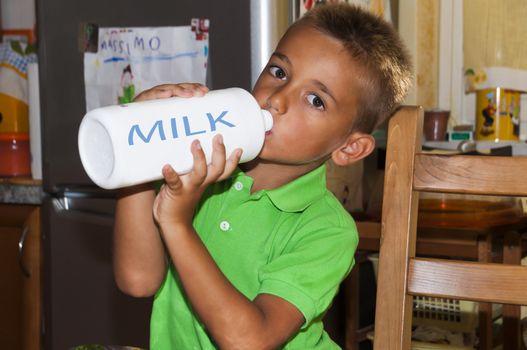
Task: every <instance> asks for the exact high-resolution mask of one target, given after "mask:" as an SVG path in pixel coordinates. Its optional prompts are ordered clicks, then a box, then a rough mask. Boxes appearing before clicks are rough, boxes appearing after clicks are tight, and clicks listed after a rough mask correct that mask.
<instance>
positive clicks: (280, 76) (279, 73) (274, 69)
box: [269, 66, 286, 80]
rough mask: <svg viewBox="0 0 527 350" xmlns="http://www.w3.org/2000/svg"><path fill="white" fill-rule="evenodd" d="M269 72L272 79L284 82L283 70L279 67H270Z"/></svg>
mask: <svg viewBox="0 0 527 350" xmlns="http://www.w3.org/2000/svg"><path fill="white" fill-rule="evenodd" d="M269 72H271V74H272V75H273V76H274V77H276V78H278V79H280V80H284V79H285V78H286V76H285V72H284V70H283V69H282V68H280V67H277V66H271V67H269Z"/></svg>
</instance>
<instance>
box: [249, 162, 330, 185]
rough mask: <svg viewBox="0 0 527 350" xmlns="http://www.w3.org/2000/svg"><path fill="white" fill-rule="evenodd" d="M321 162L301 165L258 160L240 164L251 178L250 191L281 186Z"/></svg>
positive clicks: (316, 166)
mask: <svg viewBox="0 0 527 350" xmlns="http://www.w3.org/2000/svg"><path fill="white" fill-rule="evenodd" d="M321 164H322V162H319V163H309V164H301V165H290V164H276V163H266V162H262V161H260V160H257V159H256V160H253V161H251V162H248V163H245V164H240V169H242V170H243V171H244V172H245V174H247V175H248V176H250V177H251V178H252V179H253V186H252V188H251V192H253V193H254V192H258V191H260V190H272V189H274V188H278V187H280V186H283V185H285V184H287V183H289V182H291V181H293V180H295V179H297V178H299V177H300V176H302V175H304V174H307V173H308V172H310V171H311V170H313V169H316V168H318V167H319V166H320V165H321Z"/></svg>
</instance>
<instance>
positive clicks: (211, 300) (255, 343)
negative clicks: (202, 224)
mask: <svg viewBox="0 0 527 350" xmlns="http://www.w3.org/2000/svg"><path fill="white" fill-rule="evenodd" d="M168 230H169V229H168V228H167V229H166V230H165V233H164V239H165V242H166V245H167V249H168V251H169V254H170V256H171V258H172V262H173V263H174V266H175V268H176V270H177V273H178V276H179V278H180V281H181V282H182V283H183V288H184V289H185V293H186V295H187V296H188V298H189V300H190V302H191V304H192V306H193V308H194V310H195V312H196V313H197V314H198V316H199V318H200V320H201V321H202V322H203V323H204V325H205V327H206V329H207V331H208V332H209V334H210V335H211V336H212V338H213V339H214V341H215V342H216V343H217V344H218V347H219V348H220V349H255V350H256V349H276V348H278V347H279V346H280V345H282V344H284V343H285V342H286V341H287V340H288V339H290V338H291V337H292V336H294V335H295V334H296V333H297V332H298V331H299V329H300V327H301V326H302V325H303V323H304V317H303V315H302V313H301V312H300V311H299V310H298V309H297V308H296V307H295V306H293V305H292V304H290V303H289V302H287V301H285V300H284V299H282V298H279V297H277V296H274V295H270V294H260V295H258V296H257V297H256V299H255V300H253V301H251V300H249V299H247V298H246V297H245V296H244V295H243V294H241V293H240V292H239V291H238V290H237V289H236V288H235V287H234V286H233V285H232V284H231V283H230V282H229V280H228V279H227V278H226V277H225V275H223V273H222V272H221V271H220V270H219V268H218V267H217V265H216V263H215V262H214V261H213V259H212V257H211V256H210V254H209V253H208V251H207V249H206V247H205V246H204V245H203V243H202V241H201V239H200V238H199V236H198V235H197V234H196V232H195V231H194V230H193V229H192V227H183V226H182V227H179V228H177V227H173V228H172V229H170V232H168Z"/></svg>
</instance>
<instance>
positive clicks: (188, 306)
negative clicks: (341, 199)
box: [114, 4, 410, 350]
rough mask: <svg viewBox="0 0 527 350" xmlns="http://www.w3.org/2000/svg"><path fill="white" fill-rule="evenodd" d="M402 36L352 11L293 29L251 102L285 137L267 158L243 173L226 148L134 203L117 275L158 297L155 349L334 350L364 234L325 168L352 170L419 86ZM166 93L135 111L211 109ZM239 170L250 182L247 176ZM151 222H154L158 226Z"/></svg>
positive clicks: (124, 205)
mask: <svg viewBox="0 0 527 350" xmlns="http://www.w3.org/2000/svg"><path fill="white" fill-rule="evenodd" d="M409 71H410V64H409V60H408V57H407V55H406V53H405V50H404V48H403V46H402V43H401V41H400V40H399V38H398V36H397V34H396V33H395V31H394V30H393V29H392V28H391V26H390V25H389V24H387V23H385V22H384V21H382V20H381V19H379V18H377V17H375V16H373V15H371V14H368V13H366V12H364V11H362V10H360V9H358V8H356V7H351V6H349V5H333V4H332V5H320V6H318V7H316V8H315V9H314V10H312V11H310V12H308V14H307V15H306V16H304V17H302V18H301V19H300V20H298V21H297V22H296V23H295V24H293V25H292V26H291V27H290V28H289V29H288V31H287V33H286V34H285V35H284V37H283V38H282V40H281V41H280V43H279V44H278V47H277V48H276V51H275V52H274V53H273V55H272V57H271V58H270V60H269V63H268V65H267V67H266V68H265V69H264V71H263V72H262V74H261V75H260V78H259V79H258V81H257V83H256V85H255V87H254V90H253V95H254V97H255V98H256V99H257V100H258V102H259V104H260V106H261V107H262V108H265V109H267V110H268V111H270V112H271V113H272V116H273V120H274V126H273V128H272V130H271V131H270V132H268V133H267V135H266V138H265V143H264V147H263V149H262V151H261V153H260V155H259V157H258V158H257V159H255V160H253V161H251V162H249V163H246V164H240V165H238V160H239V159H240V155H241V151H242V150H236V151H234V152H233V154H231V155H229V157H228V158H227V156H226V154H225V148H224V146H223V143H222V138H221V135H217V136H216V137H215V138H214V140H213V150H214V151H213V156H212V163H211V164H209V165H207V164H206V161H205V156H204V154H203V152H202V150H201V147H200V144H199V142H197V141H195V142H194V143H193V144H192V146H191V152H192V154H193V157H194V168H193V170H192V171H191V172H190V173H189V174H186V175H183V176H178V175H177V174H176V173H175V171H174V170H173V169H172V168H171V167H170V166H168V165H167V166H165V167H164V168H163V169H162V172H163V176H164V178H165V184H164V185H163V186H162V188H161V190H160V191H159V194H157V196H156V195H155V193H154V191H153V190H152V185H142V186H136V187H132V188H128V189H125V190H123V193H122V195H121V196H120V199H119V200H118V205H117V216H116V226H115V248H114V250H115V263H114V265H115V275H116V281H117V284H118V285H119V287H120V288H121V289H122V290H123V291H125V292H126V293H129V294H131V295H134V296H138V297H141V296H149V295H153V294H155V295H156V296H155V302H154V307H153V312H152V319H151V348H152V349H184V350H185V349H213V348H216V347H217V348H222V349H224V348H225V349H238V348H239V349H251V350H252V349H274V348H280V347H283V348H286V349H332V348H338V346H337V345H336V344H335V343H334V342H332V341H331V339H330V338H329V337H328V335H327V334H326V333H325V332H324V329H323V325H322V318H323V316H324V314H325V312H326V310H327V309H328V307H329V305H330V303H331V301H332V299H333V297H334V296H335V294H336V292H337V289H338V286H339V284H340V282H341V281H342V280H343V279H344V277H345V276H346V274H347V273H348V272H349V271H350V269H351V268H352V266H353V255H354V252H355V248H356V246H357V241H358V238H357V232H356V227H355V224H354V222H353V220H352V218H351V217H350V216H349V214H348V213H347V212H346V211H345V210H344V209H343V208H342V206H341V205H340V204H339V203H338V201H337V200H336V198H335V197H334V196H333V195H332V194H331V193H330V192H329V191H328V190H327V189H326V184H325V166H324V163H325V162H326V161H327V160H328V159H332V160H333V162H334V163H336V164H337V165H348V164H352V163H354V162H356V161H358V160H360V159H362V158H364V157H366V156H367V155H368V154H370V152H372V150H373V149H374V139H373V138H372V136H371V135H370V133H371V131H372V130H373V129H374V127H375V126H376V125H378V124H379V123H380V122H382V121H383V120H385V119H386V118H387V117H389V116H390V115H391V114H392V113H393V111H394V109H395V107H396V106H397V104H399V103H400V102H401V101H402V99H403V97H404V95H405V93H406V91H407V89H408V86H409V75H410V73H409ZM206 92H207V88H206V87H204V86H201V85H198V84H178V85H163V86H159V87H155V88H153V89H151V90H148V91H146V92H144V93H142V94H141V95H140V96H139V97H138V98H137V100H146V99H155V98H166V97H169V96H200V95H203V94H205V93H206ZM238 166H239V168H237V167H238ZM152 208H153V215H152Z"/></svg>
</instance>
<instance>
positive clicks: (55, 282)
mask: <svg viewBox="0 0 527 350" xmlns="http://www.w3.org/2000/svg"><path fill="white" fill-rule="evenodd" d="M83 197H86V194H78V195H75V194H72V196H71V195H70V194H66V196H65V197H62V198H54V197H46V198H45V199H44V202H43V208H42V221H43V222H42V227H43V250H44V300H43V302H44V320H43V328H44V346H45V349H69V348H70V347H72V346H75V345H80V344H105V345H123V346H124V345H133V346H138V347H142V348H148V335H149V321H150V310H151V304H152V300H151V299H146V298H145V299H137V298H132V297H129V296H126V295H125V294H123V293H122V292H120V291H119V290H118V289H117V286H116V285H115V282H114V278H113V270H112V229H113V210H114V204H115V201H114V200H113V199H111V198H90V197H86V198H83Z"/></svg>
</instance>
